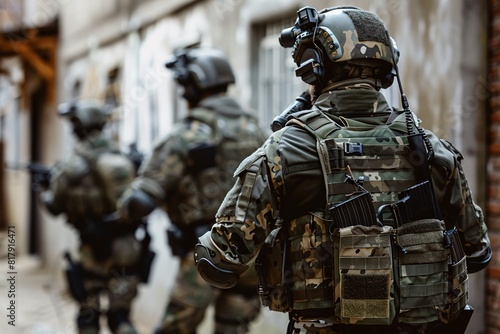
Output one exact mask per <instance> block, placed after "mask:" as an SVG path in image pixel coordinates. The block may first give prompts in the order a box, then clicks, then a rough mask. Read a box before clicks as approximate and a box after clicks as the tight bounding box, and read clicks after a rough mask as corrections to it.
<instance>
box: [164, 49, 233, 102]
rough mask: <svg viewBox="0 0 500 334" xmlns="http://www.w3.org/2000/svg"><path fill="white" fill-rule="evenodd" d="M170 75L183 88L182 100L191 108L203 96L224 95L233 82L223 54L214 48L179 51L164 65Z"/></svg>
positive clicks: (231, 73)
mask: <svg viewBox="0 0 500 334" xmlns="http://www.w3.org/2000/svg"><path fill="white" fill-rule="evenodd" d="M165 66H166V67H167V68H169V69H171V70H173V71H174V78H175V80H176V81H177V82H178V83H179V84H180V85H182V86H183V87H184V98H186V99H187V100H188V101H189V102H191V103H192V104H193V105H196V104H198V102H199V101H200V100H201V99H202V98H203V94H204V93H205V94H208V95H212V94H216V93H219V92H225V91H226V90H227V86H228V85H229V84H232V83H234V82H235V79H234V74H233V71H232V69H231V65H230V64H229V62H228V60H227V58H226V56H225V54H224V53H223V52H222V51H220V50H218V49H214V48H182V49H177V50H176V51H175V52H174V55H173V56H172V58H171V59H170V60H169V61H168V62H167V63H166V65H165Z"/></svg>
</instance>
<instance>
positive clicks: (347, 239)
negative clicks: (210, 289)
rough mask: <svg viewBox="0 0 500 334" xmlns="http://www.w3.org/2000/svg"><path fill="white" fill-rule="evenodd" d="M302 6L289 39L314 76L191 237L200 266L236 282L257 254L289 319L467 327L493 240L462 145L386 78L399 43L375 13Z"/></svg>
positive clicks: (354, 326) (302, 71) (390, 328)
mask: <svg viewBox="0 0 500 334" xmlns="http://www.w3.org/2000/svg"><path fill="white" fill-rule="evenodd" d="M297 14H298V15H297V20H296V22H295V25H294V26H293V27H291V28H289V29H285V30H283V32H282V34H281V37H280V43H281V45H282V46H284V47H290V48H293V52H292V56H293V60H294V62H295V63H296V64H297V69H296V74H297V76H300V77H301V78H302V80H303V81H304V82H306V83H308V84H309V85H311V90H310V92H307V94H304V95H302V96H301V97H300V99H297V104H295V105H294V107H293V108H290V110H291V111H293V110H295V112H291V114H284V115H282V116H283V118H284V121H283V122H282V123H281V124H280V126H277V127H276V128H277V131H276V132H274V133H273V134H272V135H271V136H270V137H269V139H268V140H267V141H266V143H265V144H264V145H263V146H262V147H261V148H260V149H259V150H257V151H256V152H255V153H254V154H253V155H251V156H249V157H248V158H247V159H246V160H244V162H243V163H242V164H241V165H240V167H239V168H238V169H237V171H236V173H235V175H237V181H236V184H235V185H234V187H233V188H232V189H231V190H230V192H229V193H228V194H227V196H226V198H225V200H224V203H223V204H222V206H221V207H220V208H219V211H218V213H217V217H216V223H215V224H214V226H213V227H212V230H211V231H210V232H207V233H206V234H205V235H203V236H202V237H201V238H200V244H198V245H197V246H196V248H195V256H196V260H197V266H198V270H199V272H200V274H201V276H202V277H204V278H205V279H206V280H207V281H208V282H210V283H211V284H213V285H214V286H217V287H220V288H227V287H231V286H233V285H234V284H236V282H237V281H238V277H239V275H241V274H242V273H244V272H245V270H246V269H247V268H248V266H249V265H250V264H252V263H253V262H254V261H255V265H256V266H257V267H258V268H259V269H260V270H258V272H259V278H260V284H259V285H260V286H259V291H260V292H261V294H262V301H263V304H264V305H266V306H268V307H269V308H270V309H271V310H274V311H280V312H287V313H289V315H290V323H289V326H288V331H287V333H324V334H326V333H346V334H347V333H349V334H354V333H393V334H395V333H419V334H422V333H426V334H428V333H450V334H451V333H454V334H455V333H464V331H465V328H466V327H467V322H468V320H469V319H470V315H471V311H472V309H471V308H470V307H469V306H468V305H467V300H468V293H470V291H469V290H468V279H467V274H468V273H474V272H477V271H480V270H482V269H483V268H485V267H486V265H487V264H488V262H489V261H490V260H491V248H490V241H489V238H488V231H487V228H486V225H485V222H484V216H483V213H482V210H481V208H480V207H479V206H477V205H476V204H475V203H474V200H473V197H472V193H471V190H470V188H469V186H468V183H467V178H466V176H465V174H464V170H463V168H462V160H463V156H462V154H461V153H460V152H459V151H458V150H457V149H456V148H454V147H453V145H451V144H450V143H449V142H447V141H445V140H442V139H439V138H438V137H436V136H435V135H434V134H433V133H432V132H430V131H428V130H424V129H422V128H420V126H419V123H420V122H419V121H418V120H417V118H416V116H415V115H414V114H413V113H412V112H411V111H410V109H409V106H408V103H407V101H406V98H405V96H404V94H403V92H401V93H402V106H403V109H404V110H396V109H394V108H392V107H391V106H390V105H389V104H388V103H387V101H386V99H385V98H384V96H383V95H382V93H381V92H380V89H382V88H388V87H390V86H391V85H392V83H393V79H394V76H395V75H396V76H397V73H398V72H397V58H398V57H399V51H397V49H396V46H395V43H394V41H393V40H392V39H391V38H390V36H389V34H388V32H387V30H386V28H385V26H384V24H383V22H382V21H381V20H380V19H379V18H378V17H377V16H376V15H375V14H374V13H371V12H368V11H364V10H361V9H360V8H356V7H351V6H342V7H335V8H327V9H324V10H322V11H319V12H318V11H316V9H314V8H312V7H304V8H302V9H300V10H299V11H298V12H297ZM398 83H400V81H399V77H398ZM306 96H307V98H305V97H306ZM304 99H305V102H304ZM300 105H302V106H300ZM295 106H296V107H295ZM301 109H302V110H301ZM279 127H281V129H278V128H279Z"/></svg>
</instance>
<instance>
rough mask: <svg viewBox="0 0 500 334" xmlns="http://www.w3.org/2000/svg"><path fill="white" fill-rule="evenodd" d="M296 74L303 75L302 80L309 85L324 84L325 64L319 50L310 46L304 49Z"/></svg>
mask: <svg viewBox="0 0 500 334" xmlns="http://www.w3.org/2000/svg"><path fill="white" fill-rule="evenodd" d="M295 75H296V76H298V77H301V79H302V81H304V82H305V83H307V84H309V85H313V86H323V82H324V79H325V65H324V64H323V60H322V59H321V55H320V54H319V52H318V50H315V49H312V48H309V49H306V50H305V51H304V53H303V54H302V57H301V58H300V65H299V67H298V68H297V69H296V70H295Z"/></svg>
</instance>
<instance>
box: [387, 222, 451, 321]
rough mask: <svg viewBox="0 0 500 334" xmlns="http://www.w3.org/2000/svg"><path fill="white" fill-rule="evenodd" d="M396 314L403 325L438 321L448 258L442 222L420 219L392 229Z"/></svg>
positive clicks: (445, 293) (445, 289)
mask: <svg viewBox="0 0 500 334" xmlns="http://www.w3.org/2000/svg"><path fill="white" fill-rule="evenodd" d="M396 240H397V245H398V246H399V249H400V254H399V268H398V270H399V273H398V275H397V276H398V278H399V286H400V289H399V290H400V291H399V293H400V314H399V316H398V321H399V322H403V323H430V322H433V321H437V320H439V316H440V312H441V313H442V312H443V310H444V309H445V307H446V304H447V298H448V255H449V249H448V248H447V243H446V242H445V227H444V222H443V221H441V220H438V219H422V220H417V221H413V222H409V223H406V224H403V225H401V226H400V227H398V228H397V230H396Z"/></svg>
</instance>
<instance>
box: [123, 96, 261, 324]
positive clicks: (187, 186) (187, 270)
mask: <svg viewBox="0 0 500 334" xmlns="http://www.w3.org/2000/svg"><path fill="white" fill-rule="evenodd" d="M264 139H265V138H264V136H263V134H262V133H261V131H260V130H259V128H258V126H257V123H256V121H255V118H254V117H253V116H251V115H249V114H247V113H245V112H244V111H242V110H241V108H240V106H239V105H238V104H237V103H236V102H235V101H234V100H233V99H231V98H229V97H226V96H223V95H216V96H210V97H208V98H205V99H204V100H202V101H201V103H200V104H198V106H197V107H196V108H194V109H190V111H189V116H188V117H187V118H186V119H185V120H183V121H181V122H179V123H178V124H176V125H175V126H174V129H173V130H172V131H171V133H170V134H169V135H168V136H167V137H166V138H165V139H164V140H162V141H161V142H160V143H159V144H158V145H157V146H156V147H155V149H154V152H153V154H152V155H151V157H150V158H149V160H147V161H146V162H145V165H144V166H143V168H142V169H141V170H140V176H139V177H138V178H137V180H136V181H135V182H134V184H133V188H134V189H139V190H141V191H143V192H145V193H147V194H148V195H149V196H150V197H152V198H154V200H155V202H156V203H158V204H159V205H161V206H162V207H163V209H164V210H165V211H166V212H167V214H168V216H169V218H170V221H171V224H172V227H174V228H176V229H177V230H178V232H179V233H180V234H181V235H183V237H182V241H180V242H177V244H174V243H175V240H172V239H174V237H175V236H174V235H169V243H170V245H171V248H172V251H173V254H174V255H176V256H179V258H180V269H179V272H178V274H177V278H176V281H175V286H174V288H173V289H172V293H171V295H170V302H169V304H168V306H167V308H166V312H165V315H164V319H163V323H162V324H161V325H160V327H159V328H158V332H159V333H194V332H195V331H196V328H197V327H198V325H199V324H200V322H201V321H202V319H203V317H204V314H205V311H206V309H207V307H208V306H209V305H210V304H214V306H215V323H216V329H215V330H216V332H217V333H245V332H248V326H249V322H250V321H251V320H252V319H254V318H255V317H256V316H257V315H258V313H259V310H260V301H259V297H258V295H257V284H256V277H255V275H254V276H251V275H250V277H248V281H247V282H244V281H242V282H241V284H240V285H239V286H237V287H235V288H233V289H232V290H218V289H215V288H213V287H212V286H211V285H209V284H208V283H207V282H205V281H204V280H203V279H202V278H201V277H200V276H199V275H198V273H197V271H196V265H195V263H194V260H193V251H192V249H193V247H194V245H195V243H196V240H197V237H199V236H200V235H202V234H203V233H205V232H206V231H208V230H209V228H210V226H211V225H212V224H213V219H214V216H215V212H216V210H217V208H218V207H219V206H220V203H221V202H222V200H223V198H224V196H225V194H226V193H227V191H228V190H229V189H230V188H231V185H232V174H233V172H234V170H235V168H236V167H237V165H238V164H239V162H240V161H241V160H242V159H243V158H244V157H245V156H247V155H248V154H250V153H251V152H254V151H255V150H256V149H257V148H258V147H259V146H260V145H261V144H262V143H263V142H264ZM224 154H225V156H224Z"/></svg>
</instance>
